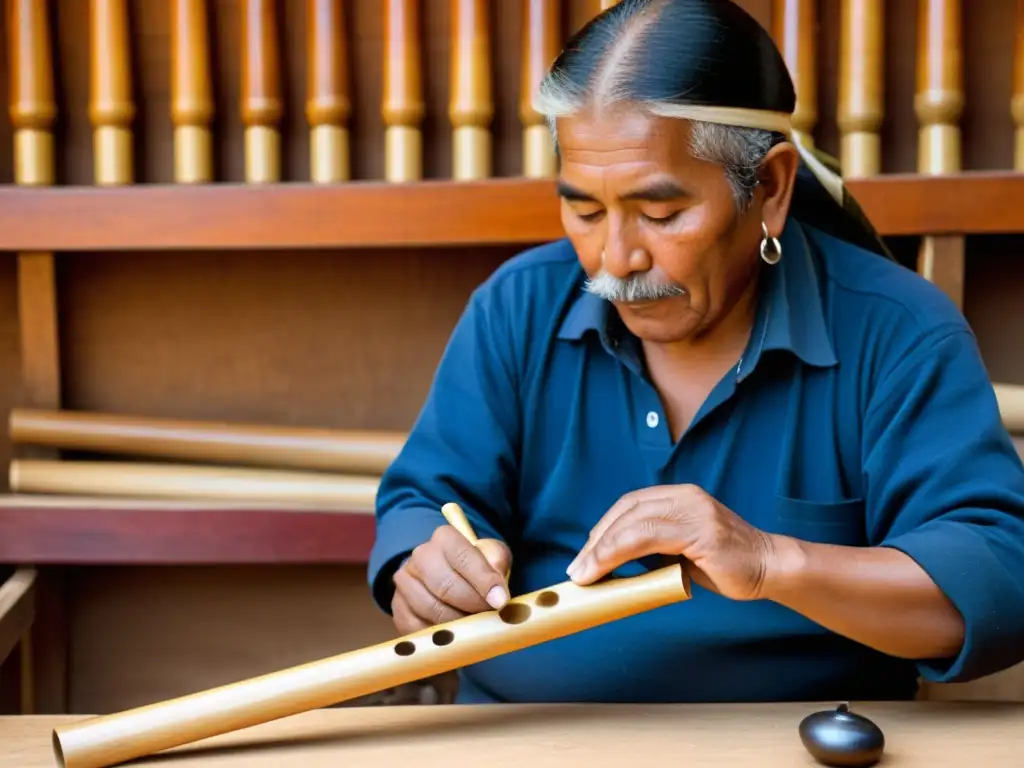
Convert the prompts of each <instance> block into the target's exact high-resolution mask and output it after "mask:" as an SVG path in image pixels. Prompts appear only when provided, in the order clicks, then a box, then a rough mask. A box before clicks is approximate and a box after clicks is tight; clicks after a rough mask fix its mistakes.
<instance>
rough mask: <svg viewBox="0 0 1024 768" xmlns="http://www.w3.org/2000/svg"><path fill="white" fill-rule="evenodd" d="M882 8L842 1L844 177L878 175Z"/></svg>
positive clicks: (878, 0) (865, 1) (870, 1)
mask: <svg viewBox="0 0 1024 768" xmlns="http://www.w3.org/2000/svg"><path fill="white" fill-rule="evenodd" d="M884 24H885V8H884V6H883V2H882V0H843V5H842V20H841V30H840V51H839V114H838V124H839V131H840V134H841V136H842V149H841V153H840V162H841V164H842V168H843V175H844V176H845V177H846V178H850V179H854V178H860V177H864V176H874V175H875V174H877V173H880V172H881V168H882V157H881V156H882V150H881V138H880V136H879V131H880V129H881V127H882V119H883V115H884V110H885V97H884V93H885V38H884Z"/></svg>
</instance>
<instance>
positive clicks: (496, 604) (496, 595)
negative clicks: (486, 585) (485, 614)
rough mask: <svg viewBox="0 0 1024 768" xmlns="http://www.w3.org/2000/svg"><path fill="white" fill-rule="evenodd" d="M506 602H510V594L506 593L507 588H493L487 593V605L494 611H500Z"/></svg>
mask: <svg viewBox="0 0 1024 768" xmlns="http://www.w3.org/2000/svg"><path fill="white" fill-rule="evenodd" d="M506 602H508V592H506V591H505V588H504V587H491V591H490V592H488V593H487V604H488V605H489V606H491V608H493V609H494V610H498V609H499V608H501V607H502V606H503V605H504V604H505V603H506Z"/></svg>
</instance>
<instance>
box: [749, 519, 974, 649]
mask: <svg viewBox="0 0 1024 768" xmlns="http://www.w3.org/2000/svg"><path fill="white" fill-rule="evenodd" d="M771 540H772V544H773V545H774V557H773V565H772V567H771V568H770V569H769V572H768V573H767V574H766V577H765V583H764V589H763V591H762V597H764V598H765V599H768V600H772V601H774V602H776V603H779V604H780V605H784V606H786V607H787V608H790V609H792V610H794V611H796V612H797V613H800V614H802V615H803V616H806V617H807V618H809V619H811V620H812V621H814V622H816V623H818V624H821V625H822V626H824V627H826V628H828V629H830V630H832V631H833V632H836V633H838V634H841V635H844V636H846V637H849V638H850V639H852V640H855V641H857V642H860V643H862V644H864V645H867V646H870V647H872V648H875V649H877V650H879V651H881V652H883V653H887V654H890V655H892V656H897V657H901V658H910V659H934V658H945V657H950V656H954V655H956V654H957V652H958V651H959V650H960V647H961V645H962V643H963V639H964V623H963V619H962V618H961V616H960V614H959V613H958V612H957V610H956V609H955V608H954V607H953V605H952V604H951V603H950V602H949V600H948V599H947V598H946V597H945V595H944V594H943V593H942V592H941V591H940V590H939V588H938V587H936V586H935V584H934V582H933V581H932V580H931V578H930V577H929V576H928V574H927V573H926V572H925V571H924V570H923V569H922V568H921V567H920V566H919V565H918V564H917V563H916V562H914V560H913V559H911V558H910V557H908V556H907V555H906V554H904V553H903V552H900V551H898V550H895V549H891V548H887V547H871V548H865V547H844V546H836V545H830V544H817V543H811V542H806V541H798V540H797V539H793V538H790V537H787V536H772V537H771Z"/></svg>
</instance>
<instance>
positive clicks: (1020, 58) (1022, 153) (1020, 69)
mask: <svg viewBox="0 0 1024 768" xmlns="http://www.w3.org/2000/svg"><path fill="white" fill-rule="evenodd" d="M1015 25H1016V35H1015V37H1014V46H1013V97H1012V99H1011V100H1010V114H1011V115H1012V116H1013V124H1014V126H1015V131H1014V143H1013V167H1014V170H1017V171H1024V0H1017V15H1016V19H1015Z"/></svg>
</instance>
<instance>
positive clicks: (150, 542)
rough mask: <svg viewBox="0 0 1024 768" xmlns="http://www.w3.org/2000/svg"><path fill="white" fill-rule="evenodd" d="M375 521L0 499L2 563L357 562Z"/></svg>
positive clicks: (230, 507)
mask: <svg viewBox="0 0 1024 768" xmlns="http://www.w3.org/2000/svg"><path fill="white" fill-rule="evenodd" d="M373 530H374V523H373V516H372V515H371V514H368V513H365V512H345V511H336V510H328V509H317V508H309V507H301V506H296V507H288V508H280V507H277V508H275V507H271V506H267V505H259V504H224V503H216V502H215V503H209V504H205V503H188V504H186V503H179V502H170V501H168V502H162V501H152V500H149V499H146V500H127V499H116V500H115V499H100V498H90V497H66V496H44V497H41V496H35V495H18V494H10V495H6V496H0V562H3V563H34V564H37V565H74V566H80V565H139V564H148V565H214V564H231V565H239V564H244V565H254V564H273V565H288V564H300V563H308V564H334V565H362V564H364V563H365V562H366V559H367V557H368V556H369V552H370V546H371V545H372V543H373Z"/></svg>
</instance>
